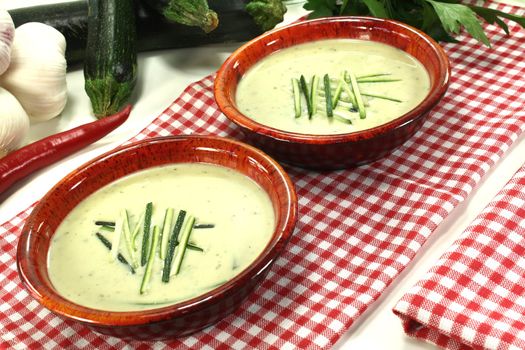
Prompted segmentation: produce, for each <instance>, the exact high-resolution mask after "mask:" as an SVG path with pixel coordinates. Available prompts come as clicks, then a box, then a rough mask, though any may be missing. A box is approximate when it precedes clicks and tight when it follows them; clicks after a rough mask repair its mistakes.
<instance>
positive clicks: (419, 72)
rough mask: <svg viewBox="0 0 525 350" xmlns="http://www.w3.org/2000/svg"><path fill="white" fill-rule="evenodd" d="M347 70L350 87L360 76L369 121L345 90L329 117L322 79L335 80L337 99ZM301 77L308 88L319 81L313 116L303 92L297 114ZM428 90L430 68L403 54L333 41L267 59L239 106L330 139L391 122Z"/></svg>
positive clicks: (241, 93) (242, 89)
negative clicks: (296, 90) (296, 89)
mask: <svg viewBox="0 0 525 350" xmlns="http://www.w3.org/2000/svg"><path fill="white" fill-rule="evenodd" d="M345 71H346V73H347V75H346V80H345V82H346V83H347V86H348V87H350V88H351V87H352V85H351V84H350V79H349V77H348V73H349V72H351V73H353V74H354V76H355V77H356V78H357V86H358V89H359V92H360V94H361V95H362V100H363V103H364V104H365V110H366V117H365V118H362V116H361V115H360V114H359V113H358V111H357V109H356V107H357V106H353V105H352V104H351V100H350V99H349V98H350V97H351V96H348V95H346V93H347V92H348V91H349V90H348V89H346V87H345V89H343V90H342V93H341V95H340V97H341V103H338V104H337V106H336V108H335V109H334V115H335V116H336V118H328V117H327V113H326V111H327V109H326V107H325V99H324V96H325V94H324V84H323V77H324V75H325V74H328V76H329V78H331V79H330V81H331V82H330V84H329V86H330V88H331V89H330V90H331V94H332V97H333V96H334V95H335V92H336V91H335V90H336V89H337V85H338V84H339V81H340V78H341V76H342V74H344V72H345ZM301 75H304V77H305V81H306V82H307V88H310V84H311V79H312V77H313V76H317V77H319V78H320V79H319V80H320V81H319V83H318V85H317V86H318V94H317V95H318V96H317V102H315V101H314V104H315V106H316V108H317V111H316V112H315V113H313V115H312V116H311V118H309V115H308V111H307V105H306V100H305V97H304V94H303V93H302V92H303V90H299V91H301V94H300V95H301V109H302V112H301V116H300V117H296V116H295V108H294V107H295V105H294V94H293V87H292V86H293V84H292V79H299V77H300V76H301ZM429 89H430V79H429V76H428V73H427V72H426V70H425V68H424V67H423V65H422V64H421V63H420V62H419V61H418V60H417V59H415V58H414V57H412V56H410V55H408V54H407V53H405V52H404V51H402V50H400V49H397V48H394V47H392V46H389V45H386V44H382V43H378V42H372V41H365V40H353V39H330V40H320V41H315V42H311V43H306V44H300V45H296V46H292V47H289V48H286V49H283V50H280V51H277V52H275V53H273V54H271V55H269V56H268V57H266V58H264V59H262V60H261V61H260V62H258V63H257V64H256V65H254V66H253V67H252V68H251V69H250V70H248V72H247V73H246V74H245V75H244V76H243V78H242V79H241V81H240V82H239V86H238V88H237V93H236V103H237V107H238V108H239V110H240V111H241V112H243V113H244V114H246V115H247V116H249V117H250V118H252V119H253V120H255V121H257V122H259V123H261V124H264V125H267V126H271V127H273V128H276V129H280V130H285V131H291V132H297V133H303V134H317V135H328V134H341V133H349V132H353V131H359V130H364V129H369V128H372V127H375V126H378V125H381V124H384V123H387V122H389V121H391V120H393V119H395V118H396V117H399V116H401V115H403V114H404V113H406V112H408V111H410V110H411V109H413V108H414V107H415V106H417V105H418V104H419V103H420V102H421V101H422V100H423V99H424V98H425V96H426V95H427V93H428V91H429ZM310 90H311V89H310ZM350 93H352V90H350ZM374 96H378V97H374ZM343 120H349V121H350V122H348V123H347V122H342V121H343ZM350 123H351V124H350Z"/></svg>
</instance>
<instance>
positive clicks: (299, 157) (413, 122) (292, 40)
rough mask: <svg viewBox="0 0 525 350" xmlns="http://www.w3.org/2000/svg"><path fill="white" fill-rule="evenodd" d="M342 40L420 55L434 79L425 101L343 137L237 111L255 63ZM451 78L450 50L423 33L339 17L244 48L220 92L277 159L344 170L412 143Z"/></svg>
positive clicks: (230, 63)
mask: <svg viewBox="0 0 525 350" xmlns="http://www.w3.org/2000/svg"><path fill="white" fill-rule="evenodd" d="M341 38H348V39H362V40H371V41H377V42H381V43H385V44H389V45H391V46H394V47H396V48H399V49H401V50H403V51H405V52H407V53H408V54H410V55H412V56H413V57H415V58H416V59H418V60H419V61H420V62H421V63H422V64H423V66H424V67H425V69H426V70H427V72H428V74H429V77H430V83H431V87H430V91H429V93H428V95H427V96H426V98H425V99H424V101H422V102H421V103H420V104H419V105H418V106H416V107H415V108H414V109H412V110H411V111H409V112H408V113H406V114H404V115H402V116H400V117H398V118H396V119H394V120H393V121H391V122H389V123H386V124H383V125H380V126H377V127H374V128H372V129H367V130H364V131H357V132H351V133H347V134H337V135H310V134H301V133H294V132H287V131H283V130H279V129H275V128H272V127H270V126H267V125H263V124H260V123H258V122H256V121H254V120H253V119H251V118H250V116H249V115H244V114H243V113H241V112H240V111H239V110H238V109H237V106H236V103H235V95H236V89H237V85H238V83H239V81H240V80H241V78H242V77H243V75H244V74H245V73H246V71H247V70H248V69H250V68H251V67H252V66H253V65H254V64H255V63H257V62H258V61H260V60H261V59H263V58H264V57H266V56H268V55H270V54H271V53H273V52H276V51H278V50H281V49H283V48H287V47H290V46H293V45H297V44H302V43H306V42H311V41H315V40H322V39H341ZM449 76H450V65H449V61H448V58H447V56H446V54H445V52H444V51H443V49H442V48H441V47H440V46H439V44H438V43H436V42H435V41H434V40H432V39H431V38H430V37H429V36H427V35H426V34H424V33H423V32H421V31H419V30H417V29H415V28H413V27H410V26H408V25H406V24H403V23H400V22H396V21H392V20H386V19H378V18H368V17H333V18H321V19H316V20H308V21H303V22H298V23H294V24H291V25H288V26H285V27H282V28H279V29H276V30H273V31H270V32H268V33H266V34H264V35H262V36H259V37H257V38H255V39H254V40H252V41H250V42H248V43H246V44H245V45H243V46H241V47H240V48H239V49H237V50H236V51H235V52H234V53H233V54H232V55H231V56H230V57H229V58H228V59H227V60H226V61H225V62H224V64H223V65H222V66H221V68H220V69H219V71H218V73H217V77H216V80H215V86H214V94H215V99H216V101H217V104H218V106H219V108H220V109H221V111H222V112H223V113H224V114H225V115H226V117H227V118H229V119H230V120H231V121H232V122H234V123H235V124H237V125H238V126H240V128H241V130H242V131H243V133H244V134H245V137H246V141H247V142H249V143H252V144H254V145H256V146H258V147H260V148H262V149H263V150H265V151H266V152H268V153H269V154H270V155H272V156H273V157H275V158H276V159H277V160H279V161H281V162H285V163H289V164H293V165H297V166H302V167H309V168H321V169H339V168H347V167H353V166H357V165H361V164H365V163H369V162H371V161H374V160H376V159H379V158H381V157H383V156H385V155H387V154H389V153H390V152H392V151H393V150H394V149H396V148H397V147H398V146H400V145H402V144H403V143H404V142H405V141H407V140H408V139H409V138H410V137H411V136H412V135H413V134H414V133H415V132H416V131H417V130H418V129H419V128H420V127H421V126H422V124H423V122H424V120H425V118H426V117H427V115H428V113H429V111H430V110H431V109H432V108H433V107H434V106H435V105H436V104H437V103H438V102H439V100H440V99H441V98H442V97H443V95H444V94H445V92H446V90H447V87H448V85H449Z"/></svg>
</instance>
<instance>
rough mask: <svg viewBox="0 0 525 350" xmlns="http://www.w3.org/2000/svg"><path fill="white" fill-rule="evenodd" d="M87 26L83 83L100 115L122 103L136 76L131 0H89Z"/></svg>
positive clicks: (96, 113) (92, 104)
mask: <svg viewBox="0 0 525 350" xmlns="http://www.w3.org/2000/svg"><path fill="white" fill-rule="evenodd" d="M87 28H88V33H87V43H86V56H85V60H84V78H85V85H84V87H85V90H86V93H87V95H88V96H89V99H90V100H91V106H92V108H93V113H94V114H95V116H96V117H98V118H101V117H105V116H107V115H111V114H114V113H116V112H118V111H119V110H120V109H121V108H122V107H123V106H124V104H126V102H127V101H128V99H129V97H130V96H131V93H132V92H133V89H134V87H135V83H136V80H137V48H136V35H135V11H134V9H133V0H89V1H88V25H87Z"/></svg>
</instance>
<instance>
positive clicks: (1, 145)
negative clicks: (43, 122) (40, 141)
mask: <svg viewBox="0 0 525 350" xmlns="http://www.w3.org/2000/svg"><path fill="white" fill-rule="evenodd" d="M0 106H2V113H1V115H0V158H1V157H3V156H5V155H6V154H7V153H9V152H11V151H14V150H15V149H17V148H18V147H19V146H20V144H21V143H22V141H23V140H24V138H25V137H26V135H27V131H28V130H29V117H28V116H27V113H26V112H25V111H24V109H23V108H22V106H21V105H20V103H19V102H18V100H17V99H16V98H15V97H14V96H13V95H11V93H9V91H7V90H5V89H2V88H0Z"/></svg>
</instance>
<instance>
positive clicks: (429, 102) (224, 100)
mask: <svg viewBox="0 0 525 350" xmlns="http://www.w3.org/2000/svg"><path fill="white" fill-rule="evenodd" d="M333 22H351V23H356V24H360V25H361V26H362V25H363V22H365V24H368V26H370V24H374V23H391V24H392V25H394V26H397V27H398V28H403V29H404V30H407V31H409V32H411V33H414V34H415V35H416V36H418V37H419V38H420V39H421V40H423V41H424V42H425V43H427V44H428V46H429V47H431V48H432V52H434V53H435V56H436V57H437V58H438V60H439V68H440V70H439V75H438V79H437V80H436V82H435V87H434V88H432V89H431V90H430V91H429V94H428V95H427V96H426V97H425V99H424V100H423V101H422V102H421V103H420V104H419V105H417V106H416V107H414V108H413V109H412V110H410V111H409V112H407V113H405V114H403V115H401V116H399V117H397V118H396V119H394V120H392V121H390V122H388V123H384V124H381V125H379V126H376V127H374V128H370V129H365V130H361V131H354V132H350V133H343V134H330V135H314V134H302V133H297V132H290V131H284V130H280V129H275V128H273V127H271V126H268V125H265V124H261V123H258V122H256V121H254V120H253V119H251V118H249V117H248V116H246V115H244V114H243V113H241V112H240V111H239V110H238V109H237V108H236V106H235V96H231V94H230V93H229V91H228V90H229V89H228V86H226V84H225V79H223V76H224V75H227V74H230V73H231V72H233V69H234V67H235V66H236V65H237V64H238V62H237V61H238V60H237V58H238V56H239V55H240V54H241V53H242V52H243V51H244V50H247V49H249V48H250V46H252V45H255V44H257V43H259V42H271V41H272V39H271V38H273V37H274V36H275V35H278V34H279V33H280V32H281V31H283V30H288V29H292V30H293V29H295V28H301V27H304V26H316V25H326V24H329V23H333ZM336 38H341V39H343V38H344V37H336ZM336 38H333V39H336ZM305 42H307V41H305ZM275 51H278V50H274V51H272V52H271V53H273V52H275ZM271 53H269V54H271ZM265 57H266V56H265ZM449 79H450V62H449V60H448V56H447V54H446V53H445V51H444V50H443V48H442V47H441V46H440V45H439V44H438V43H437V42H436V41H435V40H434V39H432V38H431V37H430V36H429V35H427V34H426V33H424V32H422V31H421V30H419V29H416V28H414V27H412V26H410V25H408V24H405V23H402V22H399V21H396V20H390V19H382V18H375V17H366V16H340V17H327V18H318V19H312V20H305V21H301V22H297V23H292V24H289V25H286V26H283V27H280V28H276V29H273V30H271V31H269V32H266V33H264V34H262V35H260V36H258V37H256V38H254V39H252V40H251V41H249V42H247V43H246V44H244V45H242V46H240V47H239V48H238V49H237V50H235V51H234V52H233V53H232V54H231V55H230V56H229V57H228V58H227V59H226V61H224V63H223V64H222V66H221V67H220V68H219V70H218V71H217V76H216V79H215V86H214V94H215V100H216V102H217V105H218V106H219V108H220V110H221V111H223V113H224V114H225V115H226V116H227V118H228V119H230V120H232V121H233V122H234V123H236V124H238V125H239V126H241V127H243V128H246V129H248V130H250V131H252V132H256V133H259V134H261V135H264V136H268V137H271V138H274V139H277V140H283V141H289V142H297V143H303V144H331V143H346V142H352V141H358V140H363V139H369V138H373V137H375V136H376V135H379V134H382V133H383V132H384V131H386V130H395V129H397V128H402V127H403V126H404V125H405V124H407V123H410V122H411V121H413V120H415V119H418V118H419V117H421V115H422V114H424V113H425V112H427V111H429V110H430V109H432V108H433V107H434V106H435V105H436V104H437V103H438V102H439V100H440V99H441V98H442V97H443V95H444V94H445V92H446V90H447V87H448V84H449ZM239 80H240V79H239Z"/></svg>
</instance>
